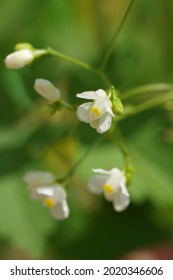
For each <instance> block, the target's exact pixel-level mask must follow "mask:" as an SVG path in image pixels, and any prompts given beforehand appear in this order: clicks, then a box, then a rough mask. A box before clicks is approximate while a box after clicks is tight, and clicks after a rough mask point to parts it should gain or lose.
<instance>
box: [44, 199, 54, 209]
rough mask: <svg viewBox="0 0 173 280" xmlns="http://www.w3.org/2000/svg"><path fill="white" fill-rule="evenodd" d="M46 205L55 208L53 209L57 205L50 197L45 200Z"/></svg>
mask: <svg viewBox="0 0 173 280" xmlns="http://www.w3.org/2000/svg"><path fill="white" fill-rule="evenodd" d="M44 204H45V206H47V207H48V208H53V207H54V206H55V203H54V201H53V199H52V198H50V197H46V198H45V199H44Z"/></svg>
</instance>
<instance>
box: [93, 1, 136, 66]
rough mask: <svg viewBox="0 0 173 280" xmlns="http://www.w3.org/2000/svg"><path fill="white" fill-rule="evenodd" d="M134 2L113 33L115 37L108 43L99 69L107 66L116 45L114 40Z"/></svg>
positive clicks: (130, 4) (131, 2)
mask: <svg viewBox="0 0 173 280" xmlns="http://www.w3.org/2000/svg"><path fill="white" fill-rule="evenodd" d="M133 2H134V0H131V1H130V3H129V5H128V7H127V10H126V12H125V14H124V16H123V19H122V21H121V23H120V25H119V27H118V29H116V30H115V33H114V34H113V37H112V39H111V41H110V43H109V45H108V47H107V49H106V51H105V54H104V56H103V58H102V61H101V63H100V66H99V67H98V69H99V71H103V69H104V68H105V66H106V64H107V62H108V60H109V57H110V55H111V52H112V49H113V46H114V41H115V39H116V38H117V37H118V35H119V33H120V31H121V29H122V27H123V24H124V22H125V20H126V18H127V16H128V14H129V11H130V9H131V7H132V5H133Z"/></svg>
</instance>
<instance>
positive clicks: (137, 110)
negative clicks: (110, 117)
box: [118, 91, 173, 120]
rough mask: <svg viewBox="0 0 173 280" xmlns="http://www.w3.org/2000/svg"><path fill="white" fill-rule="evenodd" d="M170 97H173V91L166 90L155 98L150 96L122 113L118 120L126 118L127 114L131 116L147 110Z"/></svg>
mask: <svg viewBox="0 0 173 280" xmlns="http://www.w3.org/2000/svg"><path fill="white" fill-rule="evenodd" d="M170 99H173V91H168V92H167V93H165V94H163V95H159V96H157V97H155V98H152V99H150V100H148V101H145V102H143V103H142V104H139V105H137V106H136V107H135V109H132V110H131V111H129V112H127V113H126V114H124V115H122V116H121V117H120V118H119V119H118V120H121V119H124V118H127V117H129V116H133V115H136V114H138V113H141V112H143V111H146V110H149V109H151V108H153V107H155V106H158V105H161V104H163V103H164V102H166V101H168V100H170Z"/></svg>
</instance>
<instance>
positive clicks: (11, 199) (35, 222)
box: [0, 175, 54, 258]
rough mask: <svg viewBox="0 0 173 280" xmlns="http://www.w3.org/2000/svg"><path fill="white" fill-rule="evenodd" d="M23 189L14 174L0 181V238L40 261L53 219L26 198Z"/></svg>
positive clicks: (19, 178)
mask: <svg viewBox="0 0 173 280" xmlns="http://www.w3.org/2000/svg"><path fill="white" fill-rule="evenodd" d="M26 189H27V188H26V186H25V185H24V183H23V182H22V178H21V177H19V176H17V175H11V176H10V177H9V176H8V177H4V178H2V179H1V180H0V224H1V226H0V235H1V237H3V238H5V239H6V240H9V241H10V242H11V243H12V245H13V246H16V247H19V248H21V249H23V250H26V251H27V252H28V253H29V254H31V255H33V256H34V257H36V258H40V257H41V256H42V254H43V252H44V250H45V246H46V239H47V237H48V235H49V234H50V232H51V231H52V229H53V225H54V220H53V218H52V217H51V216H50V214H49V211H47V209H45V208H44V207H42V205H41V204H40V203H39V202H37V201H31V200H30V199H29V193H28V192H27V191H26Z"/></svg>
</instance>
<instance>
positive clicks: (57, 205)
mask: <svg viewBox="0 0 173 280" xmlns="http://www.w3.org/2000/svg"><path fill="white" fill-rule="evenodd" d="M36 192H37V194H38V195H39V197H40V198H41V200H42V201H43V204H44V206H46V207H48V208H50V211H51V214H52V216H53V217H54V218H55V219H57V220H64V219H66V218H67V217H68V216H69V212H70V211H69V207H68V204H67V201H66V192H65V190H64V188H63V187H62V186H61V185H58V184H56V185H52V186H51V187H38V188H37V189H36Z"/></svg>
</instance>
